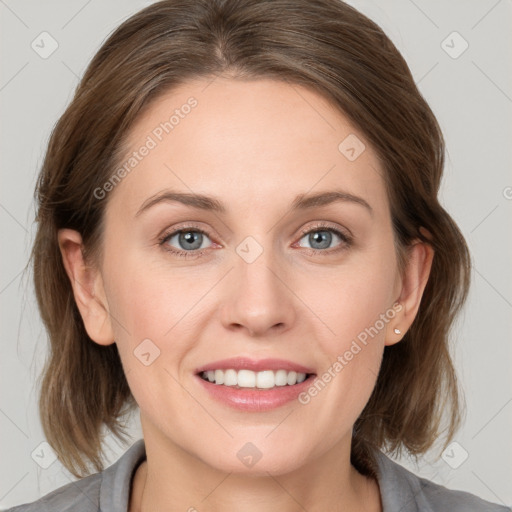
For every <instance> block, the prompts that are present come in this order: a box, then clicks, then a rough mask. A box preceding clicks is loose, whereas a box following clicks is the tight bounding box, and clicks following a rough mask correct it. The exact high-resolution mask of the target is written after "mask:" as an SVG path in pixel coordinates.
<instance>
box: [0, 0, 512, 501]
mask: <svg viewBox="0 0 512 512" xmlns="http://www.w3.org/2000/svg"><path fill="white" fill-rule="evenodd" d="M149 3H150V2H147V1H146V2H144V1H141V0H138V1H136V0H129V1H127V0H108V1H103V2H100V1H98V0H89V1H84V0H67V1H63V0H60V1H56V0H52V1H48V0H47V1H45V2H37V1H35V0H30V1H28V0H19V1H17V2H15V1H14V0H0V16H1V36H0V37H1V39H2V41H1V43H2V45H1V56H2V66H1V76H0V108H1V128H2V136H1V137H0V147H1V162H2V166H1V180H2V181H1V183H2V186H1V193H0V230H1V231H0V236H1V240H2V259H1V268H0V301H1V314H2V323H1V328H2V331H1V347H2V352H1V358H0V364H1V371H0V384H1V388H0V389H1V390H2V393H1V398H0V432H1V434H2V435H1V438H0V460H1V461H2V465H1V468H0V507H2V508H5V507H9V506H12V505H15V504H19V503H22V502H27V501H32V500H35V499H37V498H39V497H40V496H42V495H44V494H46V493H47V492H49V491H51V490H53V489H55V488H57V487H59V486H61V485H64V484H66V483H68V482H70V481H72V480H74V478H73V477H72V476H70V475H69V473H68V472H67V471H66V470H64V469H63V467H62V465H61V464H60V463H59V462H58V461H55V462H53V463H51V462H52V454H51V450H50V449H48V447H47V446H45V445H44V444H43V445H41V443H43V442H44V436H43V434H42V429H41V426H40V423H39V419H38V413H37V407H36V400H37V391H38V386H37V380H36V379H37V376H38V374H39V371H40V369H41V366H42V362H43V360H44V356H45V350H46V349H45V344H46V339H45V332H44V330H43V327H42V323H41V321H40V318H39V314H38V311H37V308H36V306H35V299H34V294H33V287H32V282H31V274H30V273H28V272H27V273H23V269H24V267H25V264H26V261H27V258H28V254H29V250H30V245H31V241H32V238H33V234H34V225H33V219H34V207H33V200H32V195H33V189H34V185H35V179H36V175H37V172H38V169H39V167H40V165H41V163H42V159H43V154H44V149H45V145H46V143H47V141H48V137H49V134H50V131H51V128H52V127H53V125H54V123H55V122H56V120H57V118H58V116H59V115H60V114H61V113H62V112H63V110H64V108H65V106H66V105H67V104H68V102H69V101H70V99H71V97H72V92H73V90H74V87H75V86H76V84H77V81H78V77H79V76H81V74H82V73H83V71H84V69H85V66H86V65H87V63H88V62H89V60H90V59H91V57H92V56H93V54H94V52H95V51H96V50H97V49H98V48H99V46H100V45H101V42H102V41H103V40H104V38H105V37H106V36H107V35H108V34H109V33H110V32H111V31H112V30H113V29H114V28H115V27H117V26H118V25H119V23H120V22H121V21H123V20H124V19H126V18H127V17H128V16H130V15H131V14H133V13H134V12H136V11H137V10H138V9H139V8H141V7H144V6H146V5H148V4H149ZM349 3H351V4H352V5H354V6H355V7H356V8H358V9H359V10H361V11H362V12H363V13H365V14H367V15H368V16H370V17H371V18H372V19H374V20H375V21H376V22H377V23H378V24H379V25H380V26H381V27H382V28H383V29H384V30H385V32H386V33H387V34H388V35H389V36H390V38H391V39H392V40H393V41H394V42H395V44H396V45H397V46H398V49H399V50H400V51H401V52H402V54H403V55H404V57H405V59H406V60H407V62H408V63H409V66H410V68H411V70H412V72H413V75H414V77H415V79H416V81H417V83H418V85H419V88H420V90H421V92H422V94H423V95H424V96H425V98H426V100H427V101H428V102H429V104H430V105H431V107H432V109H433V111H434V113H435V114H436V116H437V117H438V120H439V122H440V124H441V127H442V129H443V131H444V134H445V137H446V142H447V148H448V154H447V165H446V169H445V177H444V182H443V187H442V191H441V198H442V202H443V204H444V205H445V207H446V208H447V210H448V211H449V212H450V214H451V215H452V216H453V217H454V219H455V220H456V222H458V224H459V226H460V227H461V229H462V231H463V233H464V235H465V237H466V239H467V241H468V244H469V246H470V250H471V252H472V255H473V258H474V266H473V285H472V291H471V295H470V298H469V301H468V304H467V307H466V309H465V311H464V314H463V316H461V318H460V320H459V322H458V324H457V326H456V329H455V330H454V340H455V341H456V344H455V350H454V357H455V361H456V367H457V371H458V375H459V379H460V382H461V385H462V387H463V389H464V391H465V397H466V403H467V409H468V412H467V418H466V423H465V425H464V427H463V428H462V429H461V430H460V431H459V433H458V435H457V437H456V442H457V443H458V444H457V445H454V446H451V447H450V451H449V452H448V453H447V454H444V457H443V458H439V459H437V460H435V455H436V453H434V452H431V453H429V454H427V456H426V457H424V459H423V460H422V462H421V463H420V464H418V465H415V464H413V463H412V461H411V460H409V459H407V458H404V459H402V460H399V462H401V463H402V464H403V465H404V466H406V467H408V468H409V469H411V470H412V471H414V472H415V473H417V474H419V475H420V476H423V477H425V478H428V479H431V480H433V481H434V482H437V483H441V484H443V485H446V486H447V487H449V488H452V489H461V490H466V491H469V492H472V493H474V494H477V495H479V496H481V497H482V498H484V499H488V500H490V501H493V502H497V503H502V504H507V505H511V504H512V488H511V486H510V482H512V463H511V461H512V442H511V433H512V376H511V372H510V368H511V362H512V354H511V353H512V343H511V339H512V336H511V334H512V328H511V327H512V285H511V283H512V279H511V273H512V272H511V267H512V265H511V263H512V242H511V239H512V237H511V234H512V215H511V214H512V173H511V170H510V169H511V162H512V154H511V153H512V149H511V148H512V144H511V142H512V128H511V113H512V78H511V70H512V58H511V57H512V55H511V54H512V30H511V28H512V23H511V22H512V1H511V0H498V1H497V0H479V1H476V0H473V1H467V0H466V1H463V0H456V1H453V0H452V1H449V2H448V1H444V0H443V1H441V0H436V1H432V0H431V1H427V0H414V1H413V0H393V1H391V0H386V1H382V0H380V1H377V0H374V1H369V0H368V1H363V0H361V1H359V0H358V1H356V0H352V1H350V2H349ZM43 31H46V32H48V33H49V34H51V36H52V37H53V38H54V39H55V40H56V41H57V43H58V48H57V50H56V51H55V52H54V53H53V54H52V55H51V56H49V57H48V58H46V59H43V58H41V57H40V55H39V54H37V53H36V52H35V51H34V50H33V49H32V47H31V44H32V42H33V41H34V40H35V41H36V43H37V41H40V38H39V39H38V36H39V35H40V34H41V32H43ZM454 31H457V32H458V33H459V34H460V35H461V36H462V38H463V39H464V40H465V41H467V43H468V44H469V47H468V48H467V50H466V51H464V52H463V53H462V54H461V55H459V56H457V58H454V54H456V53H459V52H460V50H461V49H463V46H462V45H463V44H464V43H463V40H462V39H460V38H458V36H451V37H449V38H448V39H447V37H448V36H449V35H450V34H452V32H454ZM443 41H445V43H443ZM450 47H451V48H450ZM45 48H46V49H48V48H49V45H48V44H47V45H45ZM445 50H448V51H449V52H451V53H452V56H450V55H449V54H448V53H447V51H445ZM131 432H132V434H133V436H134V439H136V438H139V437H140V436H141V433H140V425H139V421H138V417H136V418H134V421H133V426H132V429H131ZM107 444H108V447H109V451H108V453H109V459H108V463H112V462H114V461H115V460H116V459H117V458H118V457H119V456H120V455H121V454H122V453H123V452H124V450H125V448H124V447H123V446H120V445H119V444H117V443H116V442H115V441H114V440H112V438H110V437H109V438H108V443H107ZM466 452H467V459H466V460H464V462H463V463H461V464H460V462H461V461H462V460H463V458H464V456H465V453H466ZM458 464H460V465H459V466H458V467H456V468H455V467H454V466H456V465H458ZM47 465H48V467H47V468H46V469H45V468H44V466H47Z"/></svg>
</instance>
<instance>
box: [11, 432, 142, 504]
mask: <svg viewBox="0 0 512 512" xmlns="http://www.w3.org/2000/svg"><path fill="white" fill-rule="evenodd" d="M145 455H146V452H145V445H144V441H143V440H142V439H140V440H138V441H137V442H136V443H135V444H133V446H131V447H130V448H129V449H128V450H127V451H126V452H125V453H124V454H123V455H122V456H121V457H120V458H119V459H118V460H117V461H116V462H115V463H114V464H112V465H111V466H110V467H108V468H107V469H105V470H103V471H101V472H99V473H95V474H93V475H90V476H87V477H85V478H81V479H79V480H77V481H75V482H71V483H69V484H66V485H64V486H62V487H59V488H58V489H56V490H54V491H52V492H50V493H48V494H46V495H45V496H43V497H42V498H40V499H38V500H37V501H33V502H31V503H25V504H23V505H17V506H15V507H12V508H9V509H7V510H6V511H5V512H72V511H76V510H80V512H99V511H101V512H118V511H126V510H127V509H128V501H129V497H130V486H131V479H132V476H133V472H134V471H135V469H136V467H137V466H138V464H139V463H140V462H141V461H142V460H143V459H144V457H145Z"/></svg>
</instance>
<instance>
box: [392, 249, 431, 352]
mask: <svg viewBox="0 0 512 512" xmlns="http://www.w3.org/2000/svg"><path fill="white" fill-rule="evenodd" d="M433 259H434V249H433V247H432V246H431V245H430V244H428V243H426V242H422V241H417V242H415V243H414V244H413V245H412V246H411V247H410V249H409V253H408V261H407V265H406V269H405V272H404V276H403V279H402V285H401V291H400V297H399V299H398V302H399V303H400V305H401V306H402V309H401V310H400V313H399V314H398V315H396V318H395V321H394V322H393V325H391V332H390V333H389V335H388V336H387V337H386V345H394V344H395V343H398V342H399V341H401V339H402V338H403V336H404V334H405V333H406V332H407V330H408V329H409V327H410V326H411V324H412V323H413V321H414V319H415V317H416V315H417V313H418V310H419V307H420V303H421V298H422V296H423V292H424V290H425V287H426V285H427V282H428V278H429V276H430V270H431V268H432V261H433Z"/></svg>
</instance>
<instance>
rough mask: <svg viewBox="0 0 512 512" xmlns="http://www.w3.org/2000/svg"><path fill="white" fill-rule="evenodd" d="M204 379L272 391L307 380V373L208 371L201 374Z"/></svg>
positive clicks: (284, 371)
mask: <svg viewBox="0 0 512 512" xmlns="http://www.w3.org/2000/svg"><path fill="white" fill-rule="evenodd" d="M201 376H202V378H203V379H205V380H208V381H209V382H213V383H215V384H223V385H224V386H238V387H240V388H258V389H270V388H273V387H275V386H286V385H288V386H293V385H294V384H299V383H301V382H303V381H304V380H306V374H305V373H297V372H293V371H292V372H288V371H286V370H277V371H276V372H274V371H272V370H264V371H261V372H253V371H252V370H238V371H236V370H231V369H230V370H208V371H207V372H203V373H202V374H201Z"/></svg>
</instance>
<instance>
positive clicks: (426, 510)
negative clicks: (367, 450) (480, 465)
mask: <svg viewBox="0 0 512 512" xmlns="http://www.w3.org/2000/svg"><path fill="white" fill-rule="evenodd" d="M376 458H377V464H378V468H377V474H378V482H379V487H380V492H381V499H382V505H383V512H393V511H395V510H400V511H402V512H445V511H447V510H449V511H450V512H512V508H510V507H507V506H503V505H498V504H496V503H491V502H489V501H486V500H483V499H482V498H479V497H478V496H476V495H474V494H471V493H468V492H463V491H455V490H452V489H448V488H446V487H444V486H442V485H439V484H436V483H434V482H432V481H430V480H427V479H426V478H421V477H419V476H417V475H415V474H414V473H412V472H411V471H409V470H408V469H406V468H405V467H403V466H401V465H400V464H398V463H397V462H395V461H394V460H392V459H391V458H390V457H388V456H387V455H385V454H384V453H383V452H381V451H377V453H376Z"/></svg>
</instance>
